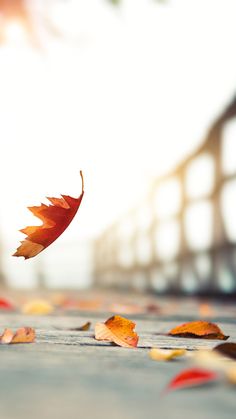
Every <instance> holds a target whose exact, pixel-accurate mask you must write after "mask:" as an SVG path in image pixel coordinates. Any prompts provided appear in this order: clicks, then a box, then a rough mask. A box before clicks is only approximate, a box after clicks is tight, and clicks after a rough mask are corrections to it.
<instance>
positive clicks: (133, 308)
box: [108, 303, 144, 314]
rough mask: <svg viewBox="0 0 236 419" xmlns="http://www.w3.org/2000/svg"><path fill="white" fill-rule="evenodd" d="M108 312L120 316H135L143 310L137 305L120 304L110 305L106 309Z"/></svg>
mask: <svg viewBox="0 0 236 419" xmlns="http://www.w3.org/2000/svg"><path fill="white" fill-rule="evenodd" d="M108 310H109V311H111V312H112V313H121V314H137V313H143V311H144V310H143V308H142V307H140V306H138V305H137V304H122V303H112V304H110V306H109V307H108Z"/></svg>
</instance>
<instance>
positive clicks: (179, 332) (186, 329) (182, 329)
mask: <svg viewBox="0 0 236 419" xmlns="http://www.w3.org/2000/svg"><path fill="white" fill-rule="evenodd" d="M168 335H171V336H180V337H184V338H204V339H220V340H226V339H228V337H229V336H225V335H224V333H223V332H222V330H221V329H220V328H219V327H218V326H217V325H216V324H214V323H209V322H206V321H204V320H197V321H194V322H189V323H184V324H181V325H180V326H177V327H175V328H174V329H172V330H171V331H170V332H169V333H168Z"/></svg>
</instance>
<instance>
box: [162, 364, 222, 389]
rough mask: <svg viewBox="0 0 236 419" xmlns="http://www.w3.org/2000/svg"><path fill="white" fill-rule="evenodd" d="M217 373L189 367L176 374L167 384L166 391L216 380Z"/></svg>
mask: <svg viewBox="0 0 236 419" xmlns="http://www.w3.org/2000/svg"><path fill="white" fill-rule="evenodd" d="M218 377H219V376H218V374H217V373H215V372H213V371H208V370H205V369H200V368H190V369H187V370H184V371H181V373H179V374H177V375H176V376H175V377H174V378H173V379H172V380H171V382H170V383H169V384H168V386H167V388H166V391H170V390H177V389H181V388H186V387H195V386H201V385H204V384H207V383H209V382H213V381H216V380H217V379H218Z"/></svg>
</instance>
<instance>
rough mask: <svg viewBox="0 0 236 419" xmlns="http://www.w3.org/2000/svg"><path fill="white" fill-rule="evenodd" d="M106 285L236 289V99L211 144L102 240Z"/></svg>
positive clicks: (99, 261)
mask: <svg viewBox="0 0 236 419" xmlns="http://www.w3.org/2000/svg"><path fill="white" fill-rule="evenodd" d="M94 278H95V282H96V283H97V284H98V285H99V286H109V287H119V288H136V289H139V290H149V291H150V290H151V291H155V292H159V293H202V294H209V293H211V294H219V293H230V294H232V293H235V292H236V99H234V100H233V101H232V102H231V103H230V105H229V106H228V107H227V109H226V110H225V111H224V112H223V113H222V115H220V117H219V118H218V119H217V120H216V122H215V123H214V124H213V126H212V127H211V129H210V130H209V133H208V135H207V137H206V140H205V142H204V144H203V145H202V146H201V147H200V148H199V149H198V150H197V151H196V152H195V153H194V154H193V155H192V156H190V157H189V158H188V159H186V160H185V161H183V162H182V163H181V164H180V165H179V166H178V167H177V168H176V169H175V170H173V171H172V172H171V173H169V174H168V175H166V176H164V177H162V178H158V179H156V180H154V182H153V184H152V185H151V187H150V191H149V193H148V194H147V196H146V198H145V200H144V201H143V202H142V203H141V204H140V205H138V206H137V207H136V208H134V209H132V210H131V211H130V212H129V213H127V214H125V215H124V216H123V217H122V218H121V219H120V220H118V221H117V222H115V223H114V224H113V225H111V226H110V227H109V228H107V230H106V231H104V233H103V234H102V235H101V236H100V237H99V238H98V239H97V240H96V242H95V246H94Z"/></svg>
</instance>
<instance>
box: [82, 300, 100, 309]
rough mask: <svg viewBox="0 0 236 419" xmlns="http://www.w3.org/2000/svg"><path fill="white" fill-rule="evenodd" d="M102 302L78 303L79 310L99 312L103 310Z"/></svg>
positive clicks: (88, 301)
mask: <svg viewBox="0 0 236 419" xmlns="http://www.w3.org/2000/svg"><path fill="white" fill-rule="evenodd" d="M101 305H102V303H101V301H100V300H80V301H78V302H77V309H78V310H84V311H97V310H99V309H100V308H101Z"/></svg>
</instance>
